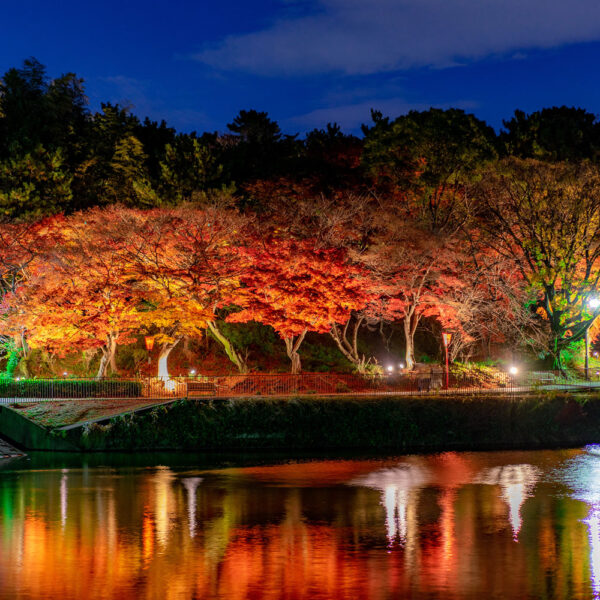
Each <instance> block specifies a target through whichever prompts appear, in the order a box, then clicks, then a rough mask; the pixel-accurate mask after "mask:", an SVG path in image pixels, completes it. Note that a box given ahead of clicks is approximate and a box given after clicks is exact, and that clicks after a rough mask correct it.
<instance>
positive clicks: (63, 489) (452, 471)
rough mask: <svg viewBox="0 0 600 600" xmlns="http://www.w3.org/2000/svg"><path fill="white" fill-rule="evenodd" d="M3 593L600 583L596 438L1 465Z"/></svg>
mask: <svg viewBox="0 0 600 600" xmlns="http://www.w3.org/2000/svg"><path fill="white" fill-rule="evenodd" d="M0 511H1V512H0V597H1V598H27V599H37V598H40V599H41V598H44V599H49V598H61V599H71V598H73V599H81V598H94V599H99V598H107V599H109V598H110V599H112V598H136V599H137V598H139V599H157V600H169V599H179V598H182V599H183V598H185V599H191V598H197V599H211V598H215V599H216V598H223V599H228V600H229V599H231V600H233V599H240V600H241V599H247V598H250V599H252V598H257V599H258V598H289V599H290V600H291V599H294V600H297V599H304V598H306V599H318V598H336V599H345V598H347V599H349V600H350V599H351V600H357V599H363V598H364V599H386V598H444V599H452V598H461V599H462V598H473V599H484V598H486V599H487V598H519V599H520V598H565V599H576V598H600V447H595V446H589V447H586V448H583V449H575V450H552V451H523V452H521V451H511V452H448V453H442V454H434V455H410V456H392V457H346V458H332V457H325V458H323V457H319V458H309V457H303V458H294V459H290V458H283V457H277V456H273V455H271V456H258V455H255V456H246V457H235V458H232V457H226V456H213V457H207V456H199V455H189V454H188V455H180V454H170V455H168V454H167V455H160V456H158V455H137V456H129V457H123V456H119V455H89V456H76V455H37V456H35V455H34V456H32V457H31V458H29V459H15V460H12V461H10V462H4V463H3V464H2V466H1V467H0Z"/></svg>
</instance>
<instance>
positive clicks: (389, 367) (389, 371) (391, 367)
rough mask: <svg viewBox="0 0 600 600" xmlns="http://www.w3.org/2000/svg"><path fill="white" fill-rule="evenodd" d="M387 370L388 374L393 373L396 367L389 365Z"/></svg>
mask: <svg viewBox="0 0 600 600" xmlns="http://www.w3.org/2000/svg"><path fill="white" fill-rule="evenodd" d="M387 370H388V373H391V372H392V371H393V370H394V367H393V366H392V365H389V366H388V368H387Z"/></svg>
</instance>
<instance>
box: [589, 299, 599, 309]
mask: <svg viewBox="0 0 600 600" xmlns="http://www.w3.org/2000/svg"><path fill="white" fill-rule="evenodd" d="M588 306H589V307H590V308H598V307H599V306H600V298H590V299H589V300H588Z"/></svg>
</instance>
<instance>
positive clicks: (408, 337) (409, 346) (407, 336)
mask: <svg viewBox="0 0 600 600" xmlns="http://www.w3.org/2000/svg"><path fill="white" fill-rule="evenodd" d="M420 319H421V317H420V315H418V314H415V312H414V311H411V312H410V313H409V314H407V315H406V317H404V322H403V324H404V343H405V345H406V353H405V360H406V369H407V370H408V371H412V370H413V369H414V368H415V331H416V330H417V325H418V324H419V320H420Z"/></svg>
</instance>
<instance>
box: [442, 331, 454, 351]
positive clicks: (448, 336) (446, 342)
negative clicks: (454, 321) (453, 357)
mask: <svg viewBox="0 0 600 600" xmlns="http://www.w3.org/2000/svg"><path fill="white" fill-rule="evenodd" d="M442 340H443V341H444V346H446V348H447V347H448V346H449V345H450V341H451V340H452V334H451V333H448V332H445V331H444V332H442Z"/></svg>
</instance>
